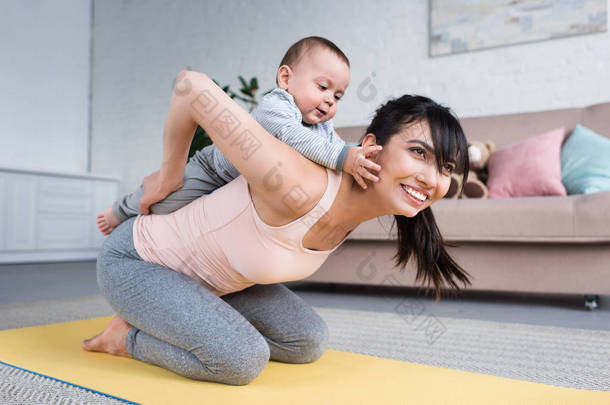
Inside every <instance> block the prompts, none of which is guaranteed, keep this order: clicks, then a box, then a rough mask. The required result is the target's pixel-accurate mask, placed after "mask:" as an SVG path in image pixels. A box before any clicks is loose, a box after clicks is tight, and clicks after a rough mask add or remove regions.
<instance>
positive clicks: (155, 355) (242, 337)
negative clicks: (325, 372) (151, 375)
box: [97, 217, 328, 385]
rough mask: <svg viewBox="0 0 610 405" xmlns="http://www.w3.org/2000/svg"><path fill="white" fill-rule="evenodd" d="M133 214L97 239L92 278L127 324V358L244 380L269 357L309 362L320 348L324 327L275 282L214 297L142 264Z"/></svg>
mask: <svg viewBox="0 0 610 405" xmlns="http://www.w3.org/2000/svg"><path fill="white" fill-rule="evenodd" d="M134 221H135V217H134V218H130V219H128V220H127V221H125V222H123V223H122V224H120V225H119V226H118V227H117V228H116V229H115V230H114V231H113V232H112V234H111V235H110V236H109V237H108V238H107V239H106V241H105V242H104V246H103V248H102V252H101V253H100V255H99V257H98V261H97V281H98V284H99V287H100V290H101V292H102V294H103V295H104V297H105V298H106V300H107V301H108V302H109V303H110V305H111V307H112V308H113V309H114V310H115V311H116V313H117V314H118V315H120V316H121V317H122V318H123V319H125V320H126V321H127V322H129V323H130V324H132V325H133V326H134V327H133V328H131V329H130V330H129V333H128V334H127V338H126V340H125V343H126V345H127V351H128V352H129V354H131V356H132V357H133V358H134V359H137V360H140V361H144V362H146V363H150V364H154V365H157V366H160V367H163V368H165V369H168V370H171V371H173V372H175V373H177V374H180V375H182V376H185V377H188V378H192V379H196V380H204V381H214V382H220V383H224V384H230V385H245V384H248V383H249V382H251V381H252V380H253V379H254V378H256V376H258V375H259V374H260V372H261V371H262V370H263V369H264V368H265V365H266V364H267V362H268V361H269V359H271V360H275V361H280V362H285V363H310V362H313V361H315V360H316V359H318V358H319V357H320V356H321V355H322V354H323V353H324V351H325V350H326V344H327V342H328V328H327V326H326V323H325V322H324V320H323V319H322V318H320V316H319V315H318V314H317V313H316V312H314V311H313V309H312V308H311V306H309V305H308V304H307V303H306V302H305V301H304V300H303V299H302V298H300V297H299V296H297V295H296V294H295V293H293V292H292V291H290V290H289V289H288V288H287V287H286V286H284V285H282V284H265V285H263V284H258V285H254V286H252V287H250V288H246V289H245V290H242V291H238V292H235V293H231V294H227V295H223V296H222V297H218V296H216V295H214V294H213V293H212V292H211V291H210V290H209V289H208V288H206V287H205V286H203V285H202V284H199V283H197V282H196V281H195V280H193V279H191V278H190V277H188V276H185V275H183V274H180V273H177V272H175V271H173V270H171V269H168V268H167V267H163V266H161V265H158V264H154V263H149V262H145V261H144V260H142V258H141V257H140V256H139V255H138V253H137V252H136V250H135V248H134V244H133V231H132V228H133V222H134Z"/></svg>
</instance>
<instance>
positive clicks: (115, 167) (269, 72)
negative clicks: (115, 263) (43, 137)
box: [92, 0, 610, 191]
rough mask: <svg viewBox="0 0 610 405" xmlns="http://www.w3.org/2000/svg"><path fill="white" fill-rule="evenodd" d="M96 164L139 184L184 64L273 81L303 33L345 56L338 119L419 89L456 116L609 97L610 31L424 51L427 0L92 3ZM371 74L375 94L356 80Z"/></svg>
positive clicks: (154, 154)
mask: <svg viewBox="0 0 610 405" xmlns="http://www.w3.org/2000/svg"><path fill="white" fill-rule="evenodd" d="M93 35H94V72H93V95H94V98H93V134H92V137H93V161H92V167H93V170H94V172H99V173H100V174H102V173H103V174H106V175H117V176H119V177H121V178H122V179H124V180H125V182H124V183H123V187H122V188H123V191H127V190H131V189H132V188H133V187H134V186H135V185H136V184H137V183H138V182H139V181H140V179H141V177H142V176H144V175H146V174H147V173H148V172H150V171H152V170H155V169H157V168H158V166H159V163H160V159H161V136H162V129H163V123H164V120H165V115H166V113H167V108H168V104H169V100H170V96H171V85H172V81H173V79H174V78H175V76H176V74H177V73H178V72H179V71H180V70H181V69H184V68H186V67H190V68H192V69H193V70H198V71H203V72H205V73H207V74H208V75H210V76H212V77H214V78H216V79H217V80H218V81H219V82H220V83H222V84H225V83H231V84H233V85H234V86H237V80H236V77H237V75H238V74H242V75H245V76H257V77H258V78H259V83H260V84H261V87H262V88H263V89H268V88H272V87H273V86H274V77H275V70H276V68H277V65H278V63H279V61H280V59H281V57H282V55H283V53H284V52H285V50H286V49H287V48H288V46H289V45H290V44H292V43H293V42H294V41H296V40H297V39H299V38H301V37H304V36H307V35H322V36H325V37H328V38H330V39H331V40H333V41H334V42H335V43H336V44H337V45H339V47H341V48H342V49H343V51H344V52H345V53H346V54H347V55H348V57H349V58H350V61H351V64H352V82H351V85H350V88H349V89H348V92H347V94H346V96H345V97H344V99H343V100H342V101H341V104H340V107H339V112H338V114H337V116H336V119H335V124H336V125H337V126H342V125H360V124H366V123H367V122H368V121H369V120H370V118H371V116H372V113H373V112H374V110H375V108H376V107H377V106H378V105H379V104H380V103H381V102H382V101H383V100H384V99H385V98H387V97H388V96H391V95H395V96H396V95H400V94H404V93H412V94H413V93H417V94H423V95H426V96H429V97H431V98H433V99H435V100H436V101H439V102H442V103H444V104H447V105H449V106H450V107H452V108H453V109H454V111H455V112H456V113H457V114H458V115H459V116H476V115H491V114H499V113H512V112H522V111H536V110H545V109H554V108H564V107H581V106H585V105H588V104H593V103H597V102H603V101H610V34H609V33H607V32H606V33H602V34H595V35H585V36H579V37H572V38H565V39H559V40H553V41H546V42H539V43H530V44H521V45H515V46H510V47H503V48H496V49H490V50H484V51H478V52H470V53H465V54H460V55H455V56H445V57H437V58H430V57H428V2H427V1H424V0H417V1H415V0H414V1H409V2H405V1H400V0H393V1H378V2H373V1H362V0H359V1H351V0H341V1H334V2H328V1H322V0H315V1H289V0H273V1H262V0H259V1H246V0H242V1H224V0H208V1H205V2H201V1H196V0H189V1H159V0H157V1H129V2H126V1H122V2H119V1H95V24H94V34H93ZM367 78H370V79H372V81H371V83H372V84H373V85H374V86H375V88H376V90H377V93H376V96H375V97H374V98H373V99H372V100H370V101H363V98H362V97H359V96H358V90H357V89H358V86H359V85H360V84H362V83H363V81H365V80H366V79H367Z"/></svg>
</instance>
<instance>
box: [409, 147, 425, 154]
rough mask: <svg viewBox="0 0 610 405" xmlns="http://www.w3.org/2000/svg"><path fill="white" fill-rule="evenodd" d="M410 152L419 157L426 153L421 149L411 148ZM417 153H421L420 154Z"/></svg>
mask: <svg viewBox="0 0 610 405" xmlns="http://www.w3.org/2000/svg"><path fill="white" fill-rule="evenodd" d="M411 150H412V151H414V152H415V153H417V154H418V155H420V156H424V155H425V154H426V152H425V151H424V150H423V149H422V148H412V149H411ZM419 152H421V154H420V153H419Z"/></svg>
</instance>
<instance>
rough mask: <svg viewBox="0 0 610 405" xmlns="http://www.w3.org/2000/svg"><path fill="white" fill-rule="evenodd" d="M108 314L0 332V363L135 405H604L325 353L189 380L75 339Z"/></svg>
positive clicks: (606, 397)
mask: <svg viewBox="0 0 610 405" xmlns="http://www.w3.org/2000/svg"><path fill="white" fill-rule="evenodd" d="M111 318H112V317H102V318H94V319H87V320H83V321H75V322H64V323H57V324H52V325H45V326H35V327H29V328H20V329H10V330H5V331H0V360H1V361H2V362H5V363H7V364H9V365H13V366H17V367H20V368H23V369H26V370H29V371H33V372H36V373H39V374H43V375H46V376H49V377H53V378H55V379H58V380H62V381H64V382H68V383H71V384H74V385H79V386H81V387H85V388H88V389H91V390H95V391H98V392H101V393H105V394H109V395H111V396H114V397H118V398H121V399H125V400H128V401H133V402H137V403H142V404H202V403H206V404H213V403H218V404H220V403H224V404H248V405H252V404H287V403H290V404H295V405H296V404H312V403H316V404H468V405H473V404H485V405H490V404H510V405H515V404H536V405H543V404H553V405H557V404H578V405H585V404H610V392H604V391H587V390H579V389H572V388H562V387H555V386H550V385H545V384H539V383H532V382H527V381H519V380H514V379H509V378H503V377H495V376H489V375H484V374H476V373H471V372H466V371H459V370H452V369H446V368H441V367H434V366H427V365H422V364H417V363H409V362H403V361H398V360H390V359H383V358H379V357H374V356H367V355H362V354H355V353H348V352H342V351H338V350H327V351H326V352H325V353H324V355H322V357H320V359H318V360H317V361H315V362H314V363H310V364H287V363H280V362H275V361H270V362H269V363H268V365H267V367H266V368H265V369H264V370H263V372H262V373H261V374H260V375H259V376H258V377H257V378H256V379H255V380H254V381H253V382H252V383H250V384H248V385H244V386H231V385H225V384H219V383H211V382H204V381H194V380H190V379H188V378H184V377H181V376H179V375H177V374H174V373H172V372H171V371H168V370H165V369H162V368H160V367H157V366H153V365H150V364H146V363H143V362H140V361H138V360H134V359H129V358H125V357H116V356H111V355H109V354H105V353H95V352H87V351H85V350H83V349H82V348H81V341H82V340H83V339H86V338H89V337H91V336H93V335H95V334H97V333H99V332H100V331H102V330H103V329H104V328H105V327H106V325H107V324H108V322H109V321H110V319H111Z"/></svg>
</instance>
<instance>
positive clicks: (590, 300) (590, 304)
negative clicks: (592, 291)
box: [585, 294, 599, 311]
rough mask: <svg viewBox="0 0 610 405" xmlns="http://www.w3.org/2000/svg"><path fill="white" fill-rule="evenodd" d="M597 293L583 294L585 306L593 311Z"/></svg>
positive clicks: (595, 305)
mask: <svg viewBox="0 0 610 405" xmlns="http://www.w3.org/2000/svg"><path fill="white" fill-rule="evenodd" d="M598 298H599V295H587V294H585V308H586V309H588V310H589V311H593V310H594V309H595V308H597V299H598Z"/></svg>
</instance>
